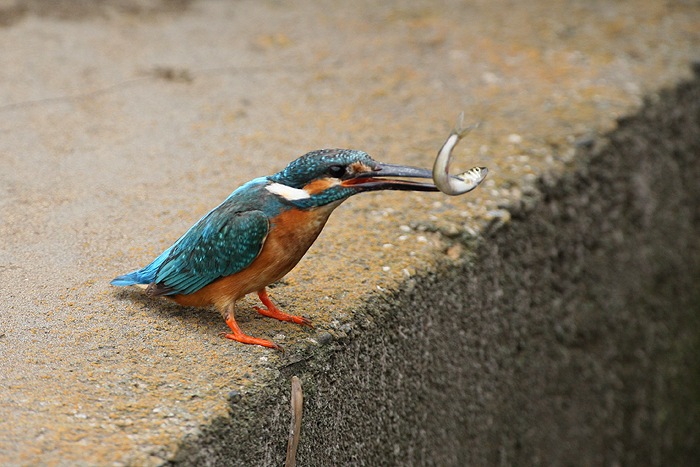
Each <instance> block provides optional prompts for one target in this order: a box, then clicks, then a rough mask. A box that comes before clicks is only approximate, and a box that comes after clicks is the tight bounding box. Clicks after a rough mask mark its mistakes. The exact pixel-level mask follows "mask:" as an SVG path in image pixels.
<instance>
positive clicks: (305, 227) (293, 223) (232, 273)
mask: <svg viewBox="0 0 700 467" xmlns="http://www.w3.org/2000/svg"><path fill="white" fill-rule="evenodd" d="M411 178H418V179H426V178H432V173H431V171H429V170H427V169H420V168H416V167H409V166H402V165H394V164H384V163H379V162H377V161H375V160H374V159H372V158H371V157H370V156H369V155H368V154H367V153H366V152H363V151H358V150H353V149H323V150H318V151H312V152H309V153H307V154H305V155H303V156H301V157H299V158H298V159H296V160H294V161H292V162H291V163H289V165H287V167H285V168H284V169H283V170H282V171H280V172H278V173H276V174H274V175H270V176H267V177H260V178H256V179H254V180H251V181H249V182H248V183H245V184H244V185H242V186H241V187H240V188H238V189H236V190H235V191H234V192H233V193H231V194H230V195H229V196H228V197H227V198H226V199H225V200H224V201H223V202H222V203H221V204H219V205H218V206H217V207H215V208H214V209H212V210H211V211H210V212H209V213H207V214H206V215H205V216H204V217H202V218H201V219H200V220H199V221H197V222H196V223H195V224H194V225H193V226H192V227H190V229H189V230H187V232H185V234H184V235H182V236H181V237H180V238H179V239H178V240H177V241H176V242H175V243H173V245H172V246H170V247H169V248H167V249H166V250H165V251H164V252H163V253H161V254H160V255H158V257H156V258H155V259H154V260H153V261H152V262H151V263H150V264H149V265H147V266H145V267H144V268H141V269H138V270H136V271H133V272H130V273H128V274H124V275H122V276H119V277H116V278H115V279H114V280H112V282H111V283H112V285H115V286H128V285H139V286H141V287H145V289H146V294H148V295H150V296H163V297H166V298H168V299H171V300H173V301H175V302H177V303H178V304H180V305H184V306H194V307H209V306H214V307H216V309H217V310H219V312H220V313H221V315H222V316H223V318H224V321H225V322H226V324H227V325H228V327H229V328H230V332H228V333H222V335H223V336H224V337H226V338H228V339H232V340H234V341H238V342H241V343H244V344H254V345H261V346H263V347H268V348H272V349H279V350H282V347H281V346H280V345H278V344H276V343H274V342H272V341H269V340H266V339H261V338H257V337H253V336H250V335H247V334H245V333H244V332H243V331H242V330H241V328H240V327H239V326H238V324H237V323H236V319H235V309H236V302H237V301H238V300H240V299H241V298H243V297H244V296H245V295H247V294H249V293H253V292H256V293H257V295H258V297H259V298H260V301H261V302H262V304H263V307H255V309H256V310H257V311H258V312H259V313H260V314H262V315H264V316H268V317H271V318H276V319H278V320H281V321H287V322H291V323H296V324H299V325H302V326H309V327H312V324H311V321H310V320H309V319H307V318H305V317H303V316H294V315H290V314H287V313H284V312H283V311H281V310H280V309H278V308H277V307H276V306H275V304H274V303H273V302H272V300H270V297H269V296H268V294H267V291H266V287H267V286H268V285H270V284H271V283H273V282H276V281H279V280H280V279H282V277H284V276H285V275H286V274H287V273H288V272H289V271H291V270H292V268H294V266H296V264H297V263H298V262H299V260H301V258H302V257H303V256H304V254H305V253H306V251H307V250H308V249H309V247H311V245H312V244H313V243H314V241H315V240H316V238H317V237H318V235H319V234H320V233H321V230H322V229H323V227H324V226H325V224H326V221H327V220H328V217H329V216H330V214H331V213H332V212H333V210H334V209H335V208H337V207H338V206H339V205H340V204H341V203H342V202H343V201H345V200H346V199H348V198H349V197H351V196H353V195H355V194H358V193H363V192H368V191H378V190H412V191H438V188H437V187H436V186H435V185H434V184H433V183H425V182H421V181H416V180H410V179H411Z"/></svg>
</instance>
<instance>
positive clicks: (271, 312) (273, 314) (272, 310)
mask: <svg viewBox="0 0 700 467" xmlns="http://www.w3.org/2000/svg"><path fill="white" fill-rule="evenodd" d="M258 297H260V301H261V302H263V305H265V306H266V307H267V308H261V307H259V306H256V307H255V309H256V310H258V313H260V314H261V315H263V316H269V317H270V318H275V319H278V320H280V321H289V322H290V323H296V324H301V325H302V326H308V327H310V328H313V327H314V326H313V324H311V320H309V319H308V318H304V317H303V316H294V315H288V314H287V313H284V312H282V311H280V309H279V308H277V307H276V306H275V304H274V303H272V300H270V297H268V296H267V291H266V290H265V289H262V290H259V291H258Z"/></svg>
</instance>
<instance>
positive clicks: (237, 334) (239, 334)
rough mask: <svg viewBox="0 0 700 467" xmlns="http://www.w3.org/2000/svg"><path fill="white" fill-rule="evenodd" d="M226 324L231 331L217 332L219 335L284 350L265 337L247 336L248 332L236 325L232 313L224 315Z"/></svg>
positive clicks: (243, 342)
mask: <svg viewBox="0 0 700 467" xmlns="http://www.w3.org/2000/svg"><path fill="white" fill-rule="evenodd" d="M226 324H228V327H230V328H231V333H230V334H228V333H225V332H222V333H221V334H219V335H220V336H223V337H225V338H226V339H231V340H234V341H236V342H241V343H242V344H252V345H262V346H263V347H267V348H270V349H275V350H281V351H282V352H284V349H283V348H282V346H281V345H279V344H275V343H274V342H272V341H268V340H267V339H260V338H258V337H253V336H249V335H248V334H244V333H243V331H241V328H239V327H238V323H236V320H235V319H233V316H232V315H228V316H227V317H226Z"/></svg>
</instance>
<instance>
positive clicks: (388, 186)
mask: <svg viewBox="0 0 700 467" xmlns="http://www.w3.org/2000/svg"><path fill="white" fill-rule="evenodd" d="M385 177H399V178H430V179H432V178H433V173H432V171H430V170H428V169H419V168H418V167H409V166H405V165H394V164H379V165H378V167H377V168H376V169H375V170H374V171H372V172H365V173H362V174H358V176H357V177H355V178H350V179H348V180H344V181H343V182H342V183H341V185H343V186H345V187H352V188H356V189H357V190H358V191H377V190H408V191H439V190H438V189H437V187H436V186H435V185H433V184H432V183H422V182H416V181H412V180H400V179H399V180H397V179H393V178H385Z"/></svg>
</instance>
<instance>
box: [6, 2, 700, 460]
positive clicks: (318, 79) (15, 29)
mask: <svg viewBox="0 0 700 467" xmlns="http://www.w3.org/2000/svg"><path fill="white" fill-rule="evenodd" d="M347 3H350V2H311V1H301V2H294V4H293V5H292V4H285V3H278V2H272V1H269V2H252V1H242V2H214V1H194V2H187V1H179V2H165V1H157V0H153V1H150V2H135V1H133V2H132V1H129V0H119V1H102V2H69V1H65V2H64V1H61V2H52V3H51V6H50V7H48V6H47V5H46V4H45V3H44V2H35V1H9V2H7V1H5V2H0V26H1V27H0V43H2V44H11V45H12V46H6V47H3V48H2V51H0V57H1V58H2V60H1V61H2V63H3V66H2V67H0V82H1V83H3V84H2V85H1V86H0V163H1V164H2V165H1V166H0V168H2V170H1V171H0V238H2V243H0V283H2V287H1V288H0V299H1V300H2V303H3V309H2V315H1V316H2V319H1V320H0V464H3V465H6V464H7V465H35V464H48V465H75V464H84V465H106V464H110V465H125V464H133V465H159V464H162V463H165V462H173V463H181V464H192V463H199V464H209V465H221V464H226V463H229V464H233V465H280V464H281V463H282V461H283V457H284V452H285V447H286V435H287V427H288V423H289V414H288V408H287V407H288V398H289V379H290V377H291V376H292V375H298V376H299V377H300V378H301V380H302V383H303V386H304V389H305V396H306V397H305V399H306V410H305V413H304V422H303V427H302V439H301V444H300V452H299V455H298V460H299V464H300V465H342V464H357V465H362V464H365V465H381V464H426V465H427V464H435V465H464V464H476V465H486V464H494V463H500V464H502V465H522V464H545V465H567V464H579V465H590V464H607V465H616V464H617V465H629V464H654V465H668V464H674V463H675V464H683V463H687V462H688V461H689V460H691V459H697V458H698V455H700V453H698V452H697V450H698V448H697V446H698V445H700V444H699V441H700V434H699V433H698V426H700V423H699V422H700V413H699V411H700V409H699V407H700V402H699V401H698V398H699V396H698V391H697V388H698V386H699V382H700V369H699V368H698V364H697V362H696V359H695V358H694V356H695V355H697V353H698V347H699V346H700V342H699V339H698V336H700V323H699V322H698V311H699V310H698V308H699V305H698V303H700V296H699V295H700V293H699V292H698V287H697V286H696V284H697V281H698V279H700V264H699V263H700V253H699V250H700V245H699V241H698V238H699V236H698V235H697V232H698V223H699V222H700V212H698V206H700V199H699V198H700V195H699V193H698V190H699V184H698V183H697V180H698V179H699V178H700V173H699V171H700V168H699V165H698V157H697V156H698V154H699V153H700V147H699V142H700V135H699V134H698V128H700V108H699V107H698V106H699V103H700V91H699V90H698V87H699V85H698V78H697V77H696V78H692V76H691V73H690V68H689V64H690V63H691V62H692V61H693V60H696V59H698V56H697V51H698V50H700V33H699V31H700V7H698V6H697V4H696V3H694V2H682V1H678V2H655V1H620V2H614V3H613V2H602V1H600V2H574V1H569V2H567V1H533V2H485V1H484V2H480V1H470V2H449V1H444V2H417V1H416V2H398V1H396V2H384V3H382V4H381V5H378V4H376V2H352V5H348V4H347ZM686 81H687V82H686ZM661 89H667V91H663V92H660V91H659V90H661ZM645 96H647V102H646V103H645V102H644V97H645ZM462 110H464V111H465V113H466V116H467V120H480V121H482V123H483V124H482V126H481V127H480V128H479V130H478V131H476V132H473V133H472V134H471V135H470V137H469V138H468V139H467V140H466V141H464V142H463V143H462V144H461V145H460V147H459V148H458V151H457V152H458V153H459V154H460V155H461V156H462V157H463V158H464V159H468V160H465V161H464V162H462V164H463V167H464V168H466V167H469V166H471V165H476V164H477V163H478V164H479V165H486V166H488V167H489V169H490V170H491V171H490V174H489V179H488V180H487V182H486V184H485V185H484V186H482V187H481V188H480V189H479V190H477V191H476V192H474V193H472V194H470V195H468V196H464V197H459V198H448V197H446V196H442V195H439V194H407V193H383V194H371V195H365V196H358V197H357V198H355V199H352V200H350V201H349V202H347V203H346V204H345V205H343V206H341V207H340V208H339V209H338V210H337V212H336V213H335V214H334V215H333V216H332V217H331V221H330V223H329V225H328V226H327V227H326V230H325V231H324V233H323V234H322V235H321V237H320V238H319V240H318V241H317V243H316V244H315V245H314V247H312V249H311V250H310V252H309V254H308V255H307V257H306V258H305V259H304V260H303V261H302V263H301V264H300V265H299V267H298V268H297V269H295V270H294V271H293V272H292V273H291V274H290V275H289V276H288V277H287V278H286V279H285V280H284V281H282V282H281V283H279V284H277V285H276V287H274V288H273V289H272V291H271V296H272V298H273V300H276V301H277V302H278V303H279V304H280V305H281V307H283V308H284V309H285V310H287V311H290V312H293V313H300V314H304V315H306V316H308V317H309V318H311V319H312V320H313V321H314V323H315V324H316V329H314V330H304V329H298V328H297V327H294V326H291V325H288V324H284V323H279V322H275V321H272V320H269V319H262V318H260V317H258V316H256V315H255V313H254V312H252V311H250V310H249V309H250V307H251V305H252V304H253V303H254V302H253V300H247V301H246V302H245V303H244V304H243V306H242V307H241V308H242V309H241V312H239V316H240V318H239V321H240V323H241V326H242V327H243V329H244V330H245V331H247V332H249V333H250V334H253V335H256V336H260V337H267V338H272V339H275V340H277V341H280V342H281V343H283V344H284V345H285V347H286V349H287V352H286V353H285V354H284V355H282V354H279V353H275V352H271V351H269V350H267V349H263V348H255V347H250V346H243V345H238V344H236V343H233V342H229V341H225V340H222V339H220V338H219V337H218V336H217V334H218V332H220V331H222V330H224V329H225V325H224V323H223V322H222V321H221V319H220V317H219V316H218V314H217V313H216V312H214V311H207V310H204V311H202V310H196V309H190V308H182V307H178V306H176V305H173V304H170V303H167V302H163V301H159V300H150V299H147V298H144V297H143V296H142V295H141V294H139V293H138V292H137V291H123V290H116V289H114V288H111V287H110V286H109V285H108V281H109V280H110V279H111V278H112V277H113V276H115V275H117V274H119V273H123V272H125V271H129V270H131V269H134V268H136V267H138V266H141V265H144V264H145V263H146V262H148V261H149V260H150V259H151V258H152V257H153V256H154V255H155V254H157V253H159V252H160V251H161V250H162V249H163V248H165V247H167V246H168V245H169V244H170V243H171V242H172V241H173V240H175V239H176V238H177V237H178V236H179V235H180V234H181V233H182V232H183V231H184V230H185V229H186V228H187V227H189V225H191V223H192V222H194V221H195V220H196V219H198V218H199V217H200V216H201V215H202V214H204V213H205V212H207V211H208V210H209V209H210V208H212V207H213V206H215V205H216V204H217V203H218V202H219V201H221V200H222V199H223V198H224V197H225V196H226V195H227V194H228V193H229V192H230V191H231V190H233V189H234V188H235V187H236V186H238V185H240V184H241V183H243V182H245V181H247V180H249V179H251V178H253V177H255V176H259V175H263V174H269V173H272V172H274V171H277V170H279V169H281V168H282V167H283V166H284V165H285V164H286V163H287V162H288V161H289V160H291V159H293V158H295V157H296V156H298V155H300V154H303V153H304V152H306V151H308V150H311V149H317V148H320V147H353V148H358V149H364V150H366V151H368V152H369V153H370V154H372V155H374V156H375V157H376V158H377V159H379V160H386V161H390V162H395V163H408V164H413V165H420V166H426V167H427V166H430V164H431V162H432V158H433V156H434V154H435V152H436V150H437V149H438V147H439V146H440V144H441V143H442V141H443V139H444V137H445V136H446V134H447V131H448V130H449V127H450V125H451V123H452V122H453V120H454V117H455V116H456V115H457V114H458V113H459V111H462ZM467 155H469V156H468V157H467Z"/></svg>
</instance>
